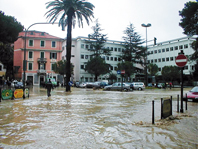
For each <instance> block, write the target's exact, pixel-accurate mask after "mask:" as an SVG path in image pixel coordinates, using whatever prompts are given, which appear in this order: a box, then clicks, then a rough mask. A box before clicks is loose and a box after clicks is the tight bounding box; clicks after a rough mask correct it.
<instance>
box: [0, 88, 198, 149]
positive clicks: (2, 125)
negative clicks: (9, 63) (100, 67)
mask: <svg viewBox="0 0 198 149" xmlns="http://www.w3.org/2000/svg"><path fill="white" fill-rule="evenodd" d="M64 90H65V89H63V88H58V89H55V90H53V92H52V96H51V97H50V98H47V96H46V90H45V89H42V88H41V89H40V88H36V87H34V88H33V89H32V90H31V93H30V98H29V99H25V100H23V99H16V100H3V101H2V102H1V103H0V148H5V149H7V148H9V149H12V148H13V149H14V148H28V149H35V148H36V149H38V148H46V149H54V148H57V149H63V148H72V149H87V148H89V149H93V148H94V149H98V148H113V149H117V148H126V149H129V148H163V149H165V148H189V149H191V148H192V149H194V148H198V127H197V126H198V103H197V102H189V103H188V110H187V111H186V110H185V104H184V113H183V114H182V113H177V112H176V110H177V103H176V97H177V94H180V91H179V90H178V89H172V90H168V89H167V90H145V91H134V92H116V91H115V92H108V91H102V90H91V89H77V88H72V92H71V93H65V92H64ZM170 96H173V115H174V117H175V118H176V119H174V120H160V110H161V108H160V98H168V97H170ZM152 100H155V125H152V124H151V123H152V117H151V115H152V110H151V106H152Z"/></svg>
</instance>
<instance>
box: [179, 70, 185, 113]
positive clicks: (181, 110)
mask: <svg viewBox="0 0 198 149" xmlns="http://www.w3.org/2000/svg"><path fill="white" fill-rule="evenodd" d="M183 68H184V67H181V109H180V112H181V113H183V112H184V110H183Z"/></svg>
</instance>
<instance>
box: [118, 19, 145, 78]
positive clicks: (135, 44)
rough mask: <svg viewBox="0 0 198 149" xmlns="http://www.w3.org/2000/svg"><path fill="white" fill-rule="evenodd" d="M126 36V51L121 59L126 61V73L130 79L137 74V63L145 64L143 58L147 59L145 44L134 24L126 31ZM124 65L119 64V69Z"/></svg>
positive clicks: (124, 44)
mask: <svg viewBox="0 0 198 149" xmlns="http://www.w3.org/2000/svg"><path fill="white" fill-rule="evenodd" d="M124 34H125V36H124V37H123V39H124V43H123V46H124V48H125V49H124V50H123V51H122V55H120V59H121V60H122V61H124V63H123V64H124V65H126V66H125V69H126V70H125V72H126V75H127V77H130V76H131V75H132V74H133V73H134V72H135V67H134V64H135V63H141V64H143V61H142V58H144V57H145V48H144V47H142V46H141V45H142V44H143V43H144V42H143V40H142V39H141V36H140V35H139V34H138V33H137V32H136V31H135V28H134V26H133V24H131V23H130V25H129V26H128V27H127V28H126V30H125V31H124ZM123 64H122V63H119V64H118V67H120V66H121V65H123Z"/></svg>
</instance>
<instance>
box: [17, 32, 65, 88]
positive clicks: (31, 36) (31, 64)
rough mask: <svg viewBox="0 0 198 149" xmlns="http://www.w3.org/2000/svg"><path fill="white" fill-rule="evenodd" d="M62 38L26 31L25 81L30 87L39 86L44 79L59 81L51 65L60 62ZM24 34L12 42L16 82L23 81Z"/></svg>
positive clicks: (59, 77) (21, 33)
mask: <svg viewBox="0 0 198 149" xmlns="http://www.w3.org/2000/svg"><path fill="white" fill-rule="evenodd" d="M62 41H63V39H62V38H59V37H55V36H52V35H49V34H48V33H46V32H40V31H28V32H27V35H26V60H27V69H26V71H25V74H26V75H25V77H26V78H25V80H28V81H29V82H30V83H31V84H32V85H41V84H42V82H44V81H45V79H46V77H53V78H55V79H56V80H57V81H61V80H60V79H61V76H59V74H56V73H55V72H54V71H53V66H52V64H54V63H56V62H58V61H60V60H61V53H62ZM24 45H25V32H24V31H23V32H20V33H19V37H18V40H17V41H16V42H14V66H15V68H18V70H17V69H16V70H17V72H16V73H15V78H16V79H17V80H21V79H22V80H23V73H24V71H23V60H24Z"/></svg>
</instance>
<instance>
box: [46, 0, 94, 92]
mask: <svg viewBox="0 0 198 149" xmlns="http://www.w3.org/2000/svg"><path fill="white" fill-rule="evenodd" d="M46 5H47V6H46V8H47V9H48V8H51V9H50V10H49V11H47V12H46V13H45V15H47V16H46V18H48V19H49V22H50V23H54V22H55V21H56V20H57V19H58V18H59V16H61V17H60V20H59V26H62V30H64V29H65V27H66V26H67V38H66V39H67V42H66V50H67V52H66V61H67V64H66V69H67V71H66V92H68V91H70V86H69V81H70V77H71V71H70V69H71V68H70V65H71V43H72V35H71V33H72V25H73V27H74V26H75V24H76V20H77V21H78V25H79V27H81V26H82V27H83V18H84V19H85V20H86V22H87V24H88V25H89V20H91V17H94V16H93V8H94V5H93V4H91V3H89V2H87V1H86V0H54V1H51V2H47V3H46Z"/></svg>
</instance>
